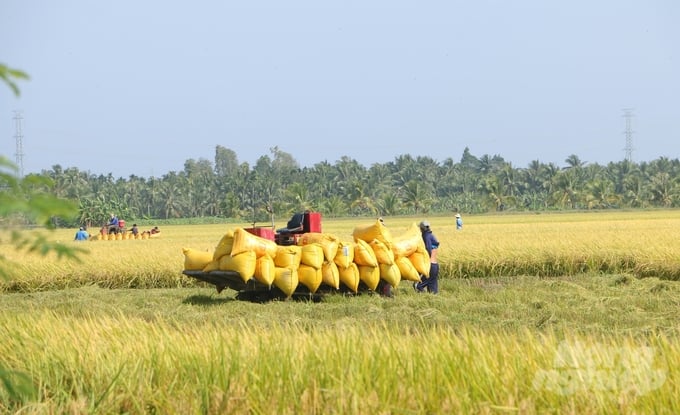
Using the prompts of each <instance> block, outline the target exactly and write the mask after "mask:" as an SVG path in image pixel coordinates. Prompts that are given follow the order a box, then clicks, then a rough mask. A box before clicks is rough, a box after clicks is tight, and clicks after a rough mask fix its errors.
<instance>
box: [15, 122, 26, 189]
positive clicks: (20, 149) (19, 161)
mask: <svg viewBox="0 0 680 415" xmlns="http://www.w3.org/2000/svg"><path fill="white" fill-rule="evenodd" d="M23 119H24V118H23V117H22V115H21V111H14V139H15V141H16V146H17V150H16V153H15V154H14V156H15V157H16V165H17V168H18V171H19V178H20V179H21V178H23V177H24V133H23V130H22V128H21V121H22V120H23Z"/></svg>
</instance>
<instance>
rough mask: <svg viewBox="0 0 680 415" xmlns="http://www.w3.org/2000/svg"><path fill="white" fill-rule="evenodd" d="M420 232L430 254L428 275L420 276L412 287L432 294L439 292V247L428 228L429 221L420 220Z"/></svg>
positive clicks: (417, 290) (420, 291)
mask: <svg viewBox="0 0 680 415" xmlns="http://www.w3.org/2000/svg"><path fill="white" fill-rule="evenodd" d="M420 233H421V235H422V237H423V242H425V249H427V253H428V255H429V256H430V275H429V277H426V276H424V275H421V276H420V282H414V283H413V288H414V289H415V290H416V292H419V293H422V292H429V293H432V294H437V293H439V264H438V263H437V250H438V249H439V241H438V240H437V237H436V236H434V233H432V229H430V222H428V221H426V220H424V221H422V222H420Z"/></svg>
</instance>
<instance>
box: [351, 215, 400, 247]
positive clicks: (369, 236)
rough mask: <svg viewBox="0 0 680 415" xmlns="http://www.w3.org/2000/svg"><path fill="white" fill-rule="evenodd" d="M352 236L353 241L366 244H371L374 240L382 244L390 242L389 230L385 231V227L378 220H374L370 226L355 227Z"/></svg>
mask: <svg viewBox="0 0 680 415" xmlns="http://www.w3.org/2000/svg"><path fill="white" fill-rule="evenodd" d="M352 236H354V238H355V239H361V240H364V241H366V242H371V241H372V240H374V239H377V240H379V241H380V242H384V243H390V242H392V234H391V233H390V230H389V229H387V226H385V225H384V224H383V223H382V221H380V219H376V221H375V222H374V223H372V224H370V225H362V226H357V227H355V228H354V231H353V232H352Z"/></svg>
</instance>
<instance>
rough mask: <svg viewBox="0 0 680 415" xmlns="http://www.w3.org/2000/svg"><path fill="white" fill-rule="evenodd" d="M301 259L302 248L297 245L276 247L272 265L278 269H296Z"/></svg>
mask: <svg viewBox="0 0 680 415" xmlns="http://www.w3.org/2000/svg"><path fill="white" fill-rule="evenodd" d="M301 258H302V248H301V247H299V246H297V245H288V246H278V245H277V248H276V256H274V264H276V266H277V267H279V268H290V269H297V268H298V267H299V266H300V259H301Z"/></svg>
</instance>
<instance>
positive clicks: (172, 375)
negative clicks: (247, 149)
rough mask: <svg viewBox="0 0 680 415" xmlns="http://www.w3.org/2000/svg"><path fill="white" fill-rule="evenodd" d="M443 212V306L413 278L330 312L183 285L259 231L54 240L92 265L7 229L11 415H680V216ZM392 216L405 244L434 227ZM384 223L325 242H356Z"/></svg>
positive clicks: (1, 402) (2, 349) (332, 300)
mask: <svg viewBox="0 0 680 415" xmlns="http://www.w3.org/2000/svg"><path fill="white" fill-rule="evenodd" d="M425 218H426V219H428V220H429V221H430V223H431V225H432V229H433V231H434V232H435V234H436V236H437V237H438V239H439V240H440V242H441V248H440V254H439V262H440V267H441V271H440V289H441V292H440V294H439V295H431V294H417V293H415V292H414V291H413V289H412V288H411V284H410V283H409V282H408V281H402V282H401V283H400V284H399V286H398V287H397V288H396V289H395V290H394V291H395V295H394V297H393V298H386V297H382V296H379V295H371V294H361V295H343V294H340V293H338V294H329V295H327V296H326V297H324V299H323V301H320V302H311V301H293V300H289V301H271V302H266V303H250V302H245V301H239V300H236V298H235V297H236V293H235V292H234V291H231V290H229V289H227V290H225V291H222V292H221V293H218V292H217V291H216V289H215V287H214V286H212V285H209V284H205V283H202V282H199V281H196V280H193V279H191V278H189V277H186V276H185V275H183V274H182V270H183V265H184V256H183V251H182V249H183V248H193V249H200V250H207V251H212V250H213V249H214V248H215V246H216V245H217V243H218V242H219V241H220V239H221V238H222V236H223V235H224V234H225V232H226V231H227V230H228V229H230V228H233V227H235V226H243V227H248V226H250V225H249V224H246V223H244V224H234V223H230V224H224V225H186V226H162V227H161V229H162V233H161V236H160V237H159V238H155V239H148V240H114V241H92V242H75V241H72V239H73V237H74V235H75V231H76V230H75V229H69V230H58V231H55V232H49V233H46V235H47V237H48V238H49V239H51V240H59V241H63V242H64V243H66V244H69V245H72V246H74V247H79V248H84V249H85V250H86V252H84V253H83V254H82V255H81V261H80V262H76V261H71V260H63V259H57V258H55V257H53V256H51V255H48V256H45V257H42V256H39V255H35V254H28V253H25V252H17V251H15V250H14V249H13V247H11V246H10V245H8V238H9V237H8V235H7V234H5V233H2V231H0V241H1V242H0V252H1V253H2V255H3V256H4V257H5V261H4V262H3V263H2V266H4V267H5V268H6V269H9V270H10V273H11V274H12V279H11V280H7V281H1V280H0V334H1V335H2V341H1V342H0V371H2V374H4V375H5V376H4V378H5V379H9V380H11V384H10V385H9V386H10V387H8V385H4V386H0V413H12V414H14V413H21V414H56V413H59V414H62V413H68V414H94V413H102V414H110V413H129V414H146V413H162V414H174V413H181V414H471V413H474V414H506V413H520V414H546V413H548V414H611V413H621V414H643V413H644V414H647V413H655V414H666V413H667V414H675V413H679V412H680V403H678V402H680V401H679V400H678V399H677V397H678V396H680V373H679V371H680V369H678V368H680V342H679V341H678V340H679V335H680V324H678V318H677V315H678V305H679V304H680V289H679V287H678V284H680V283H679V282H678V279H680V211H674V210H666V211H635V212H633V211H630V212H587V213H583V212H579V213H551V214H521V215H520V214H508V215H480V216H465V215H464V216H463V219H464V228H463V229H462V230H460V231H457V230H456V228H455V223H454V218H453V216H452V215H451V216H450V217H425ZM384 219H385V222H386V224H387V226H388V227H389V228H390V230H391V232H392V234H393V235H399V234H400V232H402V231H405V230H406V229H407V228H408V226H410V225H411V224H413V223H414V222H418V221H420V220H421V219H423V218H421V217H418V218H407V217H398V218H390V217H386V218H384ZM374 220H375V218H352V219H350V218H343V219H331V220H329V219H324V222H323V231H324V233H331V234H333V235H336V236H338V237H339V238H340V239H341V240H345V241H351V238H352V231H353V229H354V227H355V226H358V225H363V224H367V223H371V222H373V221H374ZM31 232H41V231H39V230H37V231H31ZM22 386H25V387H24V388H20V387H22ZM12 387H15V389H16V388H18V389H21V390H22V391H23V392H21V393H16V391H14V392H13V389H12Z"/></svg>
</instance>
